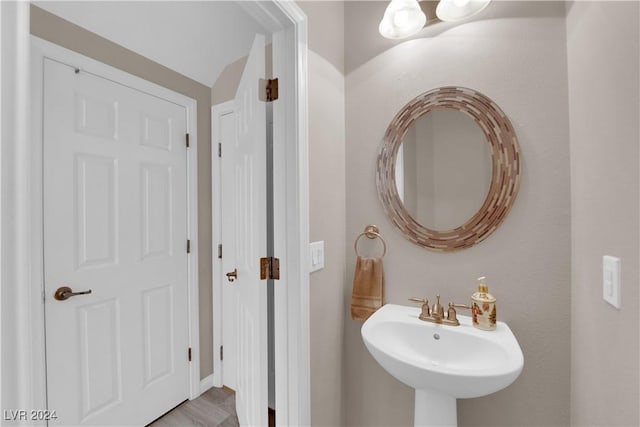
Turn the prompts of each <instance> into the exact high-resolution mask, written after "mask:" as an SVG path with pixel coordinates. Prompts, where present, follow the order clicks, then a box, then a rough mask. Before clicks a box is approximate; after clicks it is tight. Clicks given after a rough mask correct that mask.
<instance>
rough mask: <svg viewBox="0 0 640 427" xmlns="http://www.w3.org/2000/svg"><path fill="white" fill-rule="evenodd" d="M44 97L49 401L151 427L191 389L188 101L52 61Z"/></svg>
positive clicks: (100, 418) (76, 420)
mask: <svg viewBox="0 0 640 427" xmlns="http://www.w3.org/2000/svg"><path fill="white" fill-rule="evenodd" d="M43 105H44V121H43V123H44V125H43V149H44V273H45V275H44V282H45V309H46V322H47V327H46V340H47V373H48V374H47V376H48V381H47V384H48V402H49V407H50V408H55V409H56V412H57V416H58V422H61V423H64V424H122V423H127V424H146V423H148V422H150V421H152V420H153V419H155V418H156V417H158V416H159V415H161V414H162V413H164V412H166V411H167V410H170V409H171V408H173V407H174V406H176V405H177V404H178V403H180V402H182V401H183V400H185V399H187V398H188V397H189V362H188V359H187V349H188V346H189V344H188V343H189V322H188V306H189V301H188V300H189V292H188V286H187V278H188V266H187V264H188V263H187V253H186V241H187V235H188V226H187V209H186V206H187V173H186V166H187V161H186V146H185V134H186V129H187V114H186V110H185V108H184V107H181V106H179V105H176V104H173V103H171V102H169V101H166V100H164V99H160V98H158V97H155V96H151V95H148V94H146V93H143V92H140V91H138V90H135V89H131V88H129V87H127V86H124V85H121V84H118V83H114V82H112V81H110V80H107V79H104V78H101V77H99V76H97V75H95V74H92V73H89V72H85V71H83V70H82V71H81V70H79V69H74V67H71V66H69V65H66V64H62V63H60V62H56V61H52V60H49V59H45V61H44V98H43ZM63 285H65V286H69V287H71V288H72V289H73V291H86V290H89V289H91V291H92V293H91V294H89V295H79V296H75V297H71V298H70V299H68V300H65V301H58V300H56V299H54V298H53V296H54V293H55V292H56V289H58V288H59V287H60V286H63Z"/></svg>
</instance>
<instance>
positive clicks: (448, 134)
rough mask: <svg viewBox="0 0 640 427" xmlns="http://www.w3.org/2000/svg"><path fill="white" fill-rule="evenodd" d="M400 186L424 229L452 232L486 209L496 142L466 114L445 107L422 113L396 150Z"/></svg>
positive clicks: (410, 210)
mask: <svg viewBox="0 0 640 427" xmlns="http://www.w3.org/2000/svg"><path fill="white" fill-rule="evenodd" d="M395 173H396V176H395V184H396V188H397V191H398V196H399V197H400V200H401V202H402V203H403V205H404V208H405V209H406V210H407V212H408V213H409V214H410V215H411V216H412V217H413V218H414V219H415V220H416V221H417V222H418V223H420V224H422V225H423V226H424V227H426V228H429V229H432V230H452V229H454V228H456V227H458V226H459V225H460V224H464V223H466V222H467V221H468V220H469V219H470V218H471V217H472V216H473V215H475V214H476V212H478V211H479V210H480V208H481V207H482V204H483V203H484V201H485V199H486V197H487V194H488V192H489V187H490V185H491V176H492V163H491V146H490V144H488V143H487V139H486V136H485V135H484V133H483V132H482V129H481V128H480V126H478V124H477V123H476V122H475V121H474V120H473V119H472V118H471V117H470V116H469V115H467V114H465V113H463V112H462V111H459V110H455V109H452V108H442V109H437V110H433V111H430V112H428V113H427V114H424V115H422V116H420V117H418V118H417V119H416V120H415V121H414V122H413V123H412V124H411V125H410V126H409V127H408V128H407V132H406V133H405V135H404V138H403V139H402V144H401V145H400V147H399V148H398V152H397V154H396V172H395Z"/></svg>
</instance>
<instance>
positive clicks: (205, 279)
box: [31, 5, 213, 378]
mask: <svg viewBox="0 0 640 427" xmlns="http://www.w3.org/2000/svg"><path fill="white" fill-rule="evenodd" d="M31 34H33V35H35V36H38V37H40V38H43V39H45V40H48V41H50V42H53V43H55V44H57V45H60V46H62V47H65V48H67V49H70V50H73V51H76V52H78V53H80V54H82V55H85V56H88V57H90V58H93V59H95V60H97V61H100V62H103V63H105V64H109V65H111V66H113V67H116V68H119V69H121V70H124V71H126V72H128V73H130V74H133V75H136V76H138V77H141V78H143V79H145V80H148V81H151V82H153V83H156V84H159V85H161V86H164V87H166V88H168V89H171V90H174V91H176V92H178V93H181V94H183V95H186V96H188V97H190V98H194V99H195V100H196V101H197V108H198V113H197V130H198V228H199V233H198V239H199V240H198V252H199V254H198V255H199V268H198V273H199V280H200V376H201V378H204V377H206V376H208V375H209V374H211V373H212V372H213V357H212V348H213V342H212V341H213V338H212V336H213V335H212V314H211V313H212V307H211V305H212V304H211V301H212V300H211V298H212V294H211V115H210V114H211V113H210V106H211V89H210V88H208V87H206V86H204V85H202V84H200V83H198V82H196V81H194V80H191V79H189V78H187V77H185V76H183V75H181V74H178V73H176V72H175V71H172V70H170V69H169V68H166V67H164V66H162V65H160V64H158V63H156V62H153V61H151V60H149V59H147V58H145V57H143V56H140V55H138V54H136V53H135V52H132V51H130V50H128V49H125V48H123V47H122V46H119V45H117V44H115V43H113V42H111V41H109V40H107V39H104V38H102V37H100V36H98V35H96V34H94V33H91V32H89V31H87V30H85V29H83V28H81V27H79V26H77V25H74V24H72V23H70V22H68V21H65V20H64V19H61V18H59V17H57V16H55V15H53V14H51V13H49V12H46V11H44V10H42V9H40V8H38V7H36V6H33V5H32V6H31Z"/></svg>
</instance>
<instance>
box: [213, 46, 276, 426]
mask: <svg viewBox="0 0 640 427" xmlns="http://www.w3.org/2000/svg"><path fill="white" fill-rule="evenodd" d="M264 49H265V39H264V36H263V35H260V34H257V35H256V37H255V39H254V42H253V45H252V46H251V51H250V52H249V57H248V59H247V63H246V65H245V68H244V71H243V74H242V77H241V79H240V84H239V85H238V91H237V92H236V97H235V100H234V102H235V107H234V110H235V118H236V120H235V122H236V138H234V139H233V140H232V141H233V142H234V143H235V147H233V148H231V149H230V151H232V152H233V153H234V158H233V159H232V160H228V159H226V158H225V157H224V156H225V153H224V152H223V163H226V162H227V161H228V162H229V163H231V165H230V166H229V167H230V168H232V173H233V177H234V185H235V196H234V197H233V199H234V204H235V206H234V208H233V211H234V213H235V229H234V230H232V233H233V234H234V236H232V239H233V240H234V241H235V248H234V249H235V251H234V252H235V253H234V254H233V255H232V259H233V258H234V259H235V262H236V266H235V268H236V269H237V278H236V280H235V282H234V283H235V288H236V304H235V319H234V320H235V322H236V328H237V329H236V330H237V334H238V337H237V348H236V350H237V362H236V363H237V367H236V411H237V413H238V420H239V421H240V425H242V426H266V425H267V395H268V383H267V381H268V379H267V342H268V337H267V286H266V281H261V280H260V258H261V257H264V256H266V251H267V194H266V193H267V140H266V105H265V103H264V102H263V101H261V100H260V98H261V97H260V94H259V87H260V80H261V79H264V77H265V50H264ZM224 149H225V148H224V147H223V150H224ZM225 227H226V224H225ZM223 260H224V256H223Z"/></svg>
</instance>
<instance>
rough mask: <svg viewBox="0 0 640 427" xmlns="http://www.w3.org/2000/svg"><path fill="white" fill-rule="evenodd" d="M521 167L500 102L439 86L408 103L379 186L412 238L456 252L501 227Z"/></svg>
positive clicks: (380, 169)
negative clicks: (499, 105) (498, 103)
mask: <svg viewBox="0 0 640 427" xmlns="http://www.w3.org/2000/svg"><path fill="white" fill-rule="evenodd" d="M521 167H522V165H521V159H520V148H519V146H518V141H517V138H516V134H515V131H514V129H513V125H512V124H511V122H510V121H509V118H508V117H507V116H506V114H505V113H504V112H503V111H502V110H501V109H500V107H498V105H497V104H496V103H495V102H493V101H492V100H491V99H490V98H488V97H487V96H485V95H483V94H481V93H479V92H477V91H475V90H473V89H468V88H464V87H455V86H449V87H440V88H437V89H433V90H430V91H428V92H425V93H423V94H421V95H419V96H417V97H416V98H414V99H413V100H411V101H410V102H409V103H408V104H407V105H405V106H404V107H403V108H402V109H401V110H400V111H399V112H398V113H397V114H396V116H395V117H394V118H393V120H392V121H391V123H390V124H389V126H388V128H387V131H386V132H385V135H384V140H383V144H382V146H381V148H380V152H379V154H378V159H377V164H376V187H377V190H378V197H379V199H380V201H381V203H382V206H383V207H384V211H385V213H386V214H387V216H388V217H389V219H390V220H391V221H392V222H393V223H394V224H395V225H396V227H398V229H400V231H401V232H402V233H403V235H404V236H405V237H406V238H407V239H409V240H410V241H412V242H414V243H416V244H418V245H420V246H423V247H425V248H427V249H431V250H434V251H439V252H449V251H457V250H461V249H465V248H469V247H471V246H473V245H476V244H478V243H480V242H481V241H483V240H484V239H486V238H487V237H488V236H489V235H490V234H491V233H493V232H494V231H495V230H496V229H497V228H498V226H499V225H500V224H501V223H502V222H503V221H504V219H505V218H506V216H507V214H508V213H509V210H510V209H511V207H512V205H513V203H514V201H515V198H516V195H517V193H518V189H519V186H520V172H521Z"/></svg>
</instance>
